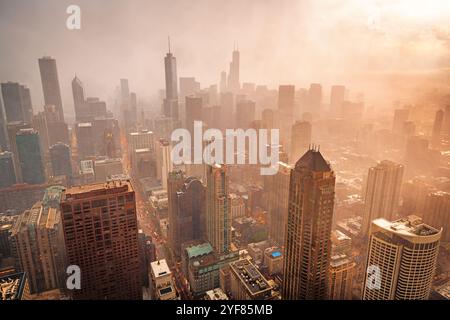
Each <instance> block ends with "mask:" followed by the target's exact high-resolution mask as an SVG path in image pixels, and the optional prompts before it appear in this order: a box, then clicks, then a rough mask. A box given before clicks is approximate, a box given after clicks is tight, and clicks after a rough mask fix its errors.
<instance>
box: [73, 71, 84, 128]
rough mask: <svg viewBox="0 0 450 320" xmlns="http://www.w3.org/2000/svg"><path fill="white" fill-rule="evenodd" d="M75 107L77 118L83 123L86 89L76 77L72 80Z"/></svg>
mask: <svg viewBox="0 0 450 320" xmlns="http://www.w3.org/2000/svg"><path fill="white" fill-rule="evenodd" d="M72 94H73V106H74V109H75V118H76V120H77V121H81V119H82V118H83V113H84V108H85V98H84V88H83V83H82V82H81V81H80V79H78V78H77V76H75V77H74V78H73V80H72Z"/></svg>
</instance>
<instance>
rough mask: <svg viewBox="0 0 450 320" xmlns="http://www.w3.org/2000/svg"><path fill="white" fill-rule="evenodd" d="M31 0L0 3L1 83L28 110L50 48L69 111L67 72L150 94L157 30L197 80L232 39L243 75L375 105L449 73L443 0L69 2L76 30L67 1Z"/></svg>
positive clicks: (149, 98)
mask: <svg viewBox="0 0 450 320" xmlns="http://www.w3.org/2000/svg"><path fill="white" fill-rule="evenodd" d="M37 3H38V2H36V1H28V2H26V3H21V2H19V3H14V4H8V5H6V1H4V0H2V1H0V8H1V10H0V18H1V19H0V27H1V28H3V29H5V28H7V29H8V30H9V32H8V33H2V34H0V41H1V42H2V43H8V44H9V45H8V46H2V47H1V48H0V55H1V56H2V57H3V59H4V61H8V63H5V64H2V65H1V66H0V77H1V78H0V81H1V82H5V81H7V80H11V81H16V82H20V83H23V84H25V85H27V86H28V87H29V88H30V90H31V95H32V101H33V104H34V108H35V109H36V110H41V109H42V108H43V100H44V99H43V96H42V94H41V87H40V81H39V80H40V79H39V70H38V66H37V59H38V58H39V57H42V56H46V55H50V56H52V57H53V58H54V59H56V60H57V61H65V63H64V65H61V66H59V69H60V70H58V72H59V75H60V85H61V92H62V98H63V105H64V106H66V107H65V109H66V110H67V111H66V113H68V114H69V115H70V118H72V115H73V113H74V111H73V102H72V97H71V92H70V82H71V80H72V78H73V77H74V75H75V74H77V76H78V77H79V78H80V79H81V80H82V81H83V83H84V84H85V86H86V88H88V90H87V92H86V95H87V96H99V97H101V98H102V99H106V100H107V101H110V100H111V97H112V95H113V93H114V89H115V87H116V86H117V83H116V81H115V79H117V78H127V79H129V81H130V84H131V85H132V86H133V87H134V88H135V90H136V92H137V93H138V95H139V97H141V99H143V100H144V101H145V102H147V103H149V102H151V103H153V101H155V99H153V97H155V96H156V94H157V92H158V90H159V89H161V88H163V86H164V85H163V84H164V70H163V69H162V68H161V67H160V63H161V60H162V58H163V56H164V54H165V53H166V51H167V36H170V37H171V47H172V50H171V51H172V52H173V54H174V55H175V56H176V57H177V60H178V75H179V76H180V77H185V76H195V77H196V79H197V81H200V83H201V84H202V85H204V86H208V85H210V84H218V83H219V81H220V72H221V71H227V72H228V61H230V59H231V52H232V50H233V48H234V44H235V43H237V44H238V46H239V50H240V52H241V83H242V82H255V83H257V84H267V85H268V86H269V87H271V88H275V87H276V86H277V85H278V84H283V83H284V84H290V83H292V84H295V85H296V87H299V86H300V87H307V86H308V85H309V83H310V82H320V83H322V84H323V85H324V87H325V88H327V87H329V86H331V85H333V84H346V85H348V86H350V87H352V88H354V91H352V92H351V94H352V95H356V94H357V93H358V92H365V94H366V97H367V100H368V103H369V104H375V107H379V105H380V104H381V103H380V102H378V101H376V100H375V99H374V97H375V96H376V95H375V93H376V92H379V91H380V90H384V91H385V92H386V93H387V94H388V93H389V91H393V90H392V88H390V86H391V85H392V86H395V87H396V88H398V87H400V88H401V87H402V86H403V85H404V83H403V82H405V81H403V80H404V79H405V76H408V77H409V78H412V77H415V78H416V80H415V81H413V83H414V84H413V85H411V84H408V86H409V88H408V87H407V88H405V89H406V90H407V91H408V92H409V91H413V90H412V89H413V88H416V87H418V86H420V85H421V84H422V83H424V82H425V81H427V80H428V79H429V78H430V77H431V78H432V79H433V80H434V83H433V84H432V85H430V86H439V82H438V80H439V79H442V77H448V74H447V73H445V70H448V69H449V68H450V61H449V58H448V57H449V56H450V22H449V21H450V4H448V3H445V1H431V2H429V3H427V4H424V3H421V2H420V1H404V0H401V1H364V2H358V1H346V2H345V3H344V2H343V1H340V0H335V1H331V2H330V1H328V2H323V1H320V2H317V1H316V2H312V1H289V0H286V1H268V2H267V3H266V5H265V6H258V5H257V2H255V1H245V2H237V1H228V2H226V3H221V2H218V1H217V2H215V1H213V2H211V1H209V2H205V1H197V2H194V3H193V4H189V10H187V7H186V4H183V3H182V2H180V1H169V3H168V4H166V3H165V4H164V5H161V4H160V3H157V2H154V1H152V2H142V1H134V2H133V3H132V4H125V3H124V2H121V1H110V2H109V3H108V5H104V4H101V3H95V2H94V3H90V2H87V1H79V2H78V5H79V6H80V8H81V30H68V29H67V28H66V27H65V20H66V18H67V16H68V15H67V14H66V12H65V10H66V8H67V6H68V5H69V4H70V2H69V1H60V2H58V3H53V2H46V1H39V6H37ZM405 3H406V4H407V5H405ZM330 10H332V11H331V12H330ZM152 12H155V13H158V14H155V15H152ZM273 12H277V13H278V14H276V15H273V14H272V13H273ZM325 12H326V14H325ZM418 12H420V13H421V15H419V14H418ZM181 13H182V14H181ZM207 13H208V14H207ZM167 15H169V16H171V15H173V17H178V18H177V24H171V23H170V21H171V19H163V18H161V17H167ZM99 17H105V19H106V23H103V19H101V20H102V23H98V21H99ZM131 17H132V18H131ZM199 17H200V18H199ZM108 19H109V21H111V23H107V21H108ZM23 21H27V22H28V24H27V25H24V24H23V23H22V22H23ZM130 21H133V23H130ZM243 21H245V22H243ZM248 21H250V22H251V23H248ZM205 27H207V30H208V32H204V30H205ZM44 36H45V38H44ZM217 37H218V38H219V39H220V41H217V40H216V38H217ZM14 39H25V40H27V41H14ZM344 40H345V41H344ZM355 43H357V44H359V45H355ZM19 47H20V49H19ZM73 48H76V50H73ZM93 54H95V55H94V58H92V55H93ZM88 57H89V58H88ZM293 65H295V67H292V66H293ZM442 71H444V73H442ZM98 75H102V76H101V77H99V76H98ZM411 87H412V88H411ZM401 89H403V88H401ZM424 90H425V89H424ZM325 92H326V93H327V94H329V90H326V91H325ZM397 98H399V97H397ZM385 100H392V99H391V98H386V99H385ZM153 104H154V103H153Z"/></svg>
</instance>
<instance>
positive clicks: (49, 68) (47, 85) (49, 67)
mask: <svg viewBox="0 0 450 320" xmlns="http://www.w3.org/2000/svg"><path fill="white" fill-rule="evenodd" d="M39 70H40V72H41V81H42V90H43V92H44V101H45V104H46V105H54V106H55V108H56V110H57V112H58V115H59V119H58V120H59V121H64V111H63V106H62V99H61V90H60V87H59V80H58V70H57V68H56V60H55V59H53V58H51V57H43V58H40V59H39Z"/></svg>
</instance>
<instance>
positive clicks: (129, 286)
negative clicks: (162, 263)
mask: <svg viewBox="0 0 450 320" xmlns="http://www.w3.org/2000/svg"><path fill="white" fill-rule="evenodd" d="M61 214H62V221H63V228H64V238H65V244H66V253H67V264H68V265H78V266H79V267H80V269H81V289H80V290H76V289H75V290H72V291H71V293H72V299H74V300H93V299H95V300H105V299H108V300H114V299H126V300H140V299H142V288H141V283H140V272H139V271H140V269H139V252H138V226H137V218H136V201H135V195H134V190H133V187H132V185H131V183H130V182H129V181H120V180H117V181H110V182H107V183H97V184H91V185H82V186H77V187H72V188H69V189H67V190H66V191H65V192H64V193H63V195H62V200H61Z"/></svg>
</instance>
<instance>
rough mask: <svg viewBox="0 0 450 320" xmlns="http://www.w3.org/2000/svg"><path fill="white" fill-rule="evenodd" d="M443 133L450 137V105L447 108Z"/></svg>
mask: <svg viewBox="0 0 450 320" xmlns="http://www.w3.org/2000/svg"><path fill="white" fill-rule="evenodd" d="M442 133H443V134H445V135H446V136H447V137H448V138H449V137H450V104H449V105H447V106H446V107H445V112H444V123H443V128H442Z"/></svg>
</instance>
